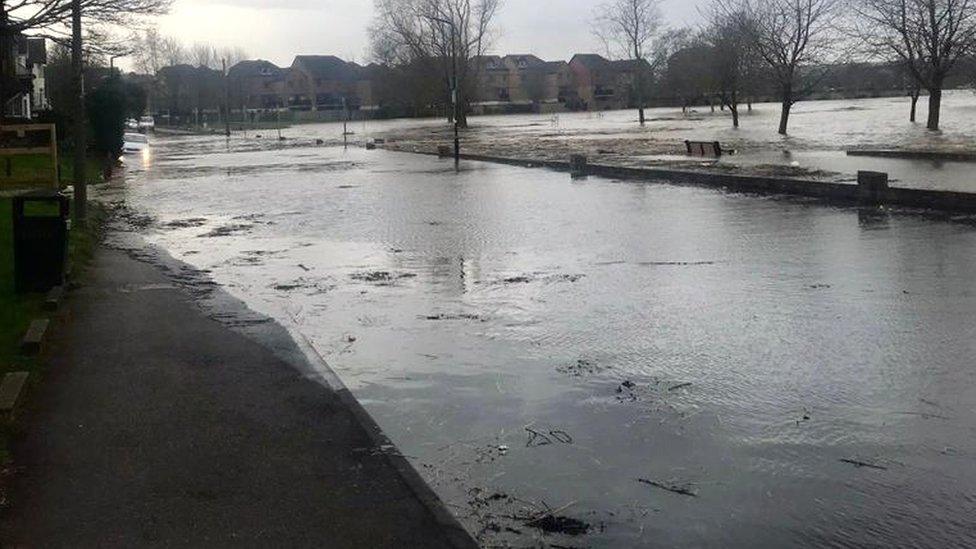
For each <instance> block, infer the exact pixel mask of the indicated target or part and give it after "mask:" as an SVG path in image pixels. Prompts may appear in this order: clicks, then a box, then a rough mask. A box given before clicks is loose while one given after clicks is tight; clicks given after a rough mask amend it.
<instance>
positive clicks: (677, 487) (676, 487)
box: [637, 478, 698, 498]
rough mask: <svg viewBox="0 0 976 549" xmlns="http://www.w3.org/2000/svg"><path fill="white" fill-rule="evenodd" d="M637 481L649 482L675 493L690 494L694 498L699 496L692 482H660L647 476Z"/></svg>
mask: <svg viewBox="0 0 976 549" xmlns="http://www.w3.org/2000/svg"><path fill="white" fill-rule="evenodd" d="M637 482H640V483H643V484H647V485H650V486H653V487H655V488H660V489H662V490H666V491H668V492H671V493H674V494H680V495H682V496H689V497H693V498H696V497H698V493H697V492H695V491H694V490H693V489H692V488H691V485H690V484H683V485H682V484H672V483H670V482H658V481H656V480H649V479H646V478H639V479H637Z"/></svg>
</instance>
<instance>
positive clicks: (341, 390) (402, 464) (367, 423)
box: [287, 326, 479, 549]
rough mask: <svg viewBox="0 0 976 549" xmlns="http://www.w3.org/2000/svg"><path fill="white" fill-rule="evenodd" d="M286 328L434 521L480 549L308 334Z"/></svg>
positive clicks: (461, 547) (466, 547)
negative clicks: (316, 347) (310, 339)
mask: <svg viewBox="0 0 976 549" xmlns="http://www.w3.org/2000/svg"><path fill="white" fill-rule="evenodd" d="M287 329H288V331H289V332H291V334H292V336H293V337H292V339H294V340H295V342H296V344H297V345H298V346H299V348H300V349H301V350H302V352H303V353H304V354H305V356H306V358H307V359H308V360H309V361H310V362H313V363H315V364H317V365H318V366H319V367H318V368H316V371H317V373H318V377H319V379H320V381H321V382H323V383H325V384H326V385H327V386H328V387H329V388H331V389H332V390H333V391H334V392H335V393H336V395H337V396H338V397H339V400H340V401H341V402H342V403H343V404H344V405H346V406H347V407H348V408H349V410H350V411H351V412H352V414H353V416H354V417H355V418H356V421H357V422H358V423H359V424H360V426H362V428H363V430H364V431H366V434H367V436H368V437H369V439H370V442H372V443H373V445H374V446H375V447H376V448H378V449H379V450H380V452H381V454H382V455H383V456H384V458H385V459H386V460H387V462H388V463H389V464H390V465H391V466H392V467H393V469H394V470H396V472H397V474H399V475H400V478H402V479H403V481H404V483H406V485H407V487H408V488H409V489H410V491H411V492H412V493H413V494H414V496H415V497H416V498H417V499H418V500H419V501H420V502H421V504H422V505H423V506H424V507H425V508H427V510H428V511H430V513H431V515H432V516H433V517H434V520H435V521H436V522H437V524H438V525H440V527H441V528H442V529H443V531H444V534H445V535H446V536H447V538H448V540H449V541H450V543H451V544H452V545H453V546H454V547H457V548H458V549H478V547H479V545H478V543H477V542H476V541H475V540H474V538H473V537H471V534H470V533H468V531H467V530H466V529H465V528H464V526H462V525H461V523H460V522H459V521H458V520H457V518H455V517H454V515H453V514H451V512H450V511H449V510H448V509H447V506H446V505H444V502H443V501H441V499H440V497H438V496H437V494H436V493H435V492H434V490H433V489H431V487H430V486H429V485H428V484H427V482H426V481H425V480H424V479H423V477H421V476H420V473H418V472H417V470H416V469H415V468H414V467H413V465H411V464H410V461H408V460H407V458H405V457H404V456H403V455H402V454H400V451H399V449H398V448H396V446H395V445H394V444H393V442H392V441H391V440H390V438H389V437H387V436H386V434H384V433H383V429H382V428H381V427H380V426H379V425H378V424H377V423H376V421H375V420H374V419H373V417H372V416H370V415H369V412H367V411H366V409H365V408H363V405H362V404H360V403H359V401H358V400H356V397H355V396H353V394H352V391H350V390H349V388H348V387H346V385H345V383H343V382H342V380H341V379H340V378H339V376H338V375H337V374H336V373H335V370H333V369H332V367H331V366H329V363H328V362H327V361H326V360H325V358H324V357H323V356H322V355H321V354H320V353H319V352H318V351H317V350H316V349H315V347H314V346H313V345H312V343H311V342H310V341H309V340H308V338H307V337H306V336H305V334H303V333H302V332H301V331H299V330H298V329H297V328H295V327H293V326H288V327H287Z"/></svg>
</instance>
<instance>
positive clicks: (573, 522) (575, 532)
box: [525, 515, 590, 536]
mask: <svg viewBox="0 0 976 549" xmlns="http://www.w3.org/2000/svg"><path fill="white" fill-rule="evenodd" d="M525 525H526V526H529V527H531V528H538V529H539V530H542V531H543V532H546V533H549V534H566V535H567V536H582V535H583V534H586V533H587V532H589V531H590V525H589V524H587V523H585V522H583V521H581V520H579V519H574V518H572V517H562V516H556V515H545V516H543V517H540V518H537V519H534V520H530V521H529V522H526V523H525Z"/></svg>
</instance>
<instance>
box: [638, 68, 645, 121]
mask: <svg viewBox="0 0 976 549" xmlns="http://www.w3.org/2000/svg"><path fill="white" fill-rule="evenodd" d="M636 87H637V117H638V118H639V119H640V125H641V126H643V125H644V122H645V121H646V118H645V117H644V85H643V83H642V82H641V75H640V65H639V61H638V70H637V86H636Z"/></svg>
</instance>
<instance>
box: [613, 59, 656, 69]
mask: <svg viewBox="0 0 976 549" xmlns="http://www.w3.org/2000/svg"><path fill="white" fill-rule="evenodd" d="M638 62H639V63H641V64H643V65H644V68H645V69H647V68H649V67H650V66H651V64H650V63H648V62H647V60H646V59H641V60H640V61H637V60H636V59H620V60H618V61H611V62H610V66H612V67H613V68H615V69H617V70H621V71H633V70H634V68H635V67H636V66H637V63H638Z"/></svg>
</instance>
